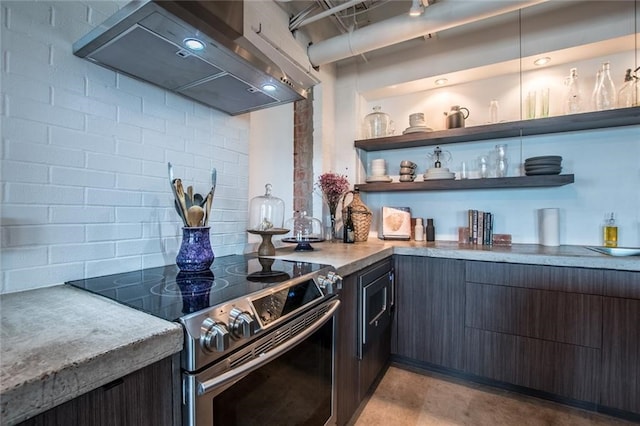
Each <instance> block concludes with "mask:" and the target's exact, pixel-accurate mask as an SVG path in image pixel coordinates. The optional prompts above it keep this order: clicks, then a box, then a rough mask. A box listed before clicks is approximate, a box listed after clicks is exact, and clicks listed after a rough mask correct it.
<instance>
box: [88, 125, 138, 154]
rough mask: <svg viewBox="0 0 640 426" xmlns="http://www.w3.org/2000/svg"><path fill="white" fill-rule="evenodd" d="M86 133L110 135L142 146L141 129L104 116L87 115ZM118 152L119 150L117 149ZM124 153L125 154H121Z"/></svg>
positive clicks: (120, 141)
mask: <svg viewBox="0 0 640 426" xmlns="http://www.w3.org/2000/svg"><path fill="white" fill-rule="evenodd" d="M87 133H90V134H95V135H102V136H104V135H111V136H113V137H115V138H116V139H118V144H120V143H133V144H137V145H138V146H142V145H141V144H140V143H141V142H142V129H141V128H140V127H137V126H131V125H129V124H124V123H118V122H117V121H115V120H109V119H107V118H104V117H97V116H91V115H90V116H87ZM118 154H120V152H119V151H118ZM123 155H126V154H123Z"/></svg>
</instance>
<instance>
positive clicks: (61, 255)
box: [49, 242, 116, 264]
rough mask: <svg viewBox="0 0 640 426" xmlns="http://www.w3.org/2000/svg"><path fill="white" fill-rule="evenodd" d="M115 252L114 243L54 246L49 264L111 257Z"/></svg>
mask: <svg viewBox="0 0 640 426" xmlns="http://www.w3.org/2000/svg"><path fill="white" fill-rule="evenodd" d="M115 252H116V249H115V243H114V242H101V243H88V242H84V243H82V244H62V245H54V246H51V248H50V253H49V259H50V261H51V263H54V264H55V263H71V262H82V261H86V260H96V259H104V258H105V257H113V256H114V254H115Z"/></svg>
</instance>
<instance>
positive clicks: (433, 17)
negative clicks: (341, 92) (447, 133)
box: [307, 0, 548, 66]
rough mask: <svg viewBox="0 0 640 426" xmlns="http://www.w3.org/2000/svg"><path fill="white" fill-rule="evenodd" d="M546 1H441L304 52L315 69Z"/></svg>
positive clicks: (331, 39)
mask: <svg viewBox="0 0 640 426" xmlns="http://www.w3.org/2000/svg"><path fill="white" fill-rule="evenodd" d="M546 1H548V0H509V1H505V0H497V1H486V0H469V1H461V0H443V1H439V2H436V3H434V4H432V5H430V6H429V7H428V8H427V10H426V11H425V13H424V14H423V15H422V16H421V17H418V18H415V17H410V16H409V15H408V14H406V13H404V14H402V15H399V16H396V17H394V18H390V19H387V20H385V21H382V22H378V23H375V24H371V25H368V26H366V27H363V28H361V29H358V30H355V31H351V32H349V33H347V34H342V35H339V36H336V37H333V38H330V39H327V40H323V41H320V42H318V43H315V44H312V45H311V46H309V48H308V49H307V53H308V55H309V60H310V61H311V64H312V65H313V66H319V65H323V64H328V63H331V62H336V61H339V60H341V59H345V58H349V57H352V56H356V55H362V54H364V53H366V52H370V51H372V50H376V49H381V48H383V47H387V46H391V45H394V44H398V43H401V42H403V41H407V40H411V39H414V38H417V37H422V36H425V35H427V34H429V33H435V32H438V31H444V30H447V29H449V28H454V27H459V26H461V25H465V24H469V23H471V22H475V21H480V20H482V19H486V18H490V17H492V16H497V15H502V14H504V13H508V12H512V11H514V10H518V9H524V8H526V7H529V6H533V5H536V4H539V3H544V2H546Z"/></svg>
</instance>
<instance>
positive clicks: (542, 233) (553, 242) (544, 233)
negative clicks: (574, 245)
mask: <svg viewBox="0 0 640 426" xmlns="http://www.w3.org/2000/svg"><path fill="white" fill-rule="evenodd" d="M538 221H539V227H538V232H539V240H540V244H541V245H543V246H549V247H557V246H559V245H560V210H559V209H557V208H548V209H540V210H538Z"/></svg>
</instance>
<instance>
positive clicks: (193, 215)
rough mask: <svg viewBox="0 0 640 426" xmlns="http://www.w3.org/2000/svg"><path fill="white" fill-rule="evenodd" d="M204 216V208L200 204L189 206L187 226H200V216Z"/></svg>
mask: <svg viewBox="0 0 640 426" xmlns="http://www.w3.org/2000/svg"><path fill="white" fill-rule="evenodd" d="M203 217H204V209H203V208H202V207H200V206H191V207H189V210H188V211H187V218H188V221H189V226H191V227H196V226H201V223H202V218H203Z"/></svg>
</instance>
